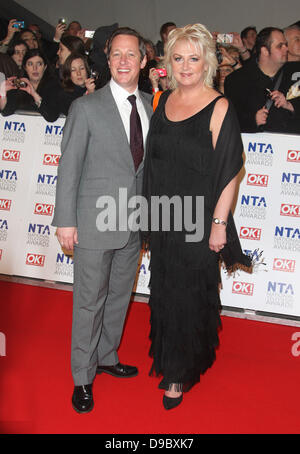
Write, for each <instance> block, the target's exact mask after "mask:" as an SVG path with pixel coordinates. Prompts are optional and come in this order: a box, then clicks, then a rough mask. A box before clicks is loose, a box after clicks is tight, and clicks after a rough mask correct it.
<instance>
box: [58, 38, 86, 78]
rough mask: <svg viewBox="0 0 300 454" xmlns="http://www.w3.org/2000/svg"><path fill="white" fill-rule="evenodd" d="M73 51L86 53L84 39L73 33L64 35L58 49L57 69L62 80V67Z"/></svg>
mask: <svg viewBox="0 0 300 454" xmlns="http://www.w3.org/2000/svg"><path fill="white" fill-rule="evenodd" d="M71 53H76V54H81V55H85V48H84V43H83V41H82V39H80V38H78V37H77V36H72V35H62V37H61V39H60V43H59V48H58V51H57V55H58V62H57V70H58V76H59V79H60V80H62V78H63V76H62V68H63V65H64V63H65V61H66V59H67V58H68V57H69V55H71Z"/></svg>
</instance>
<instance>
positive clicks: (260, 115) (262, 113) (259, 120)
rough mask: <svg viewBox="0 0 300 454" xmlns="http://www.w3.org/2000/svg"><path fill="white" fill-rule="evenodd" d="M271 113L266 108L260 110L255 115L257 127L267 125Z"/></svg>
mask: <svg viewBox="0 0 300 454" xmlns="http://www.w3.org/2000/svg"><path fill="white" fill-rule="evenodd" d="M268 115H269V111H268V109H266V108H265V107H263V108H262V109H259V110H258V111H257V112H256V115H255V121H256V124H257V126H261V125H265V124H266V123H267V119H268Z"/></svg>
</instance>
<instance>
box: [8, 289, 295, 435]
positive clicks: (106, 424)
mask: <svg viewBox="0 0 300 454" xmlns="http://www.w3.org/2000/svg"><path fill="white" fill-rule="evenodd" d="M0 291H1V303H0V304H1V306H0V307H1V309H0V310H1V318H0V332H1V333H4V334H5V337H6V356H0V393H1V397H0V402H1V403H0V432H1V433H6V434H9V433H11V434H13V433H19V434H20V433H23V434H24V433H29V434H30V433H31V434H46V433H49V434H75V433H78V434H88V433H89V434H97V433H98V434H197V433H198V434H205V433H206V434H241V433H247V434H254V433H257V434H261V433H267V434H275V433H281V434H288V433H290V434H291V433H299V432H300V425H299V408H300V392H299V383H300V356H293V354H292V351H291V350H292V346H293V344H294V343H295V341H293V340H292V335H293V333H295V332H298V331H299V332H300V328H294V327H288V326H282V325H273V324H269V323H262V322H254V321H248V320H241V319H236V318H229V317H222V323H223V329H222V331H221V332H220V347H219V349H218V351H217V360H216V362H215V364H214V366H213V367H212V368H211V369H210V370H209V371H207V373H206V374H205V375H204V376H203V377H202V378H201V382H200V383H199V384H198V385H197V386H195V387H194V388H193V389H192V390H191V391H190V392H189V393H187V394H186V395H185V396H184V401H183V403H182V404H181V405H180V406H179V407H178V408H177V409H176V410H173V411H170V412H167V411H166V410H164V409H163V407H162V402H161V401H162V393H163V391H161V390H158V389H157V385H158V383H159V379H156V378H150V377H149V376H148V371H149V369H150V366H151V360H150V358H149V357H148V350H149V340H148V335H149V308H148V306H147V304H144V303H132V305H131V308H130V312H129V315H128V319H127V323H126V327H125V331H124V336H123V339H122V344H121V347H120V350H119V356H120V360H121V361H123V362H127V363H128V364H135V365H137V366H138V367H139V371H140V373H139V375H138V377H136V378H133V379H117V378H114V377H111V376H109V375H105V374H103V375H101V376H98V377H97V378H96V380H95V382H94V388H93V389H94V400H95V407H94V410H93V411H92V412H91V413H89V414H86V415H78V414H77V413H75V412H74V410H73V409H72V406H71V395H72V391H73V382H72V377H71V372H70V366H69V357H70V337H71V314H72V293H71V292H64V291H59V290H52V289H46V288H39V287H32V286H29V285H21V284H12V283H6V282H0ZM2 338H3V336H2ZM299 350H300V348H299Z"/></svg>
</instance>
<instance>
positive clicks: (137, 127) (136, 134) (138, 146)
mask: <svg viewBox="0 0 300 454" xmlns="http://www.w3.org/2000/svg"><path fill="white" fill-rule="evenodd" d="M127 99H128V101H129V102H130V104H131V105H132V109H131V114H130V149H131V153H132V158H133V162H134V167H135V171H137V169H138V167H139V165H140V163H141V162H142V160H143V155H144V145H143V131H142V123H141V119H140V116H139V113H138V111H137V107H136V96H135V95H130V96H128V98H127Z"/></svg>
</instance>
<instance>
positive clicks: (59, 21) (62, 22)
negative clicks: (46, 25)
mask: <svg viewBox="0 0 300 454" xmlns="http://www.w3.org/2000/svg"><path fill="white" fill-rule="evenodd" d="M58 23H59V24H65V23H66V19H64V18H63V17H62V18H61V19H59V20H58Z"/></svg>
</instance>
